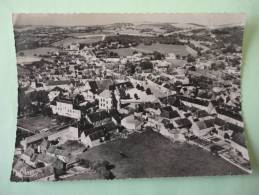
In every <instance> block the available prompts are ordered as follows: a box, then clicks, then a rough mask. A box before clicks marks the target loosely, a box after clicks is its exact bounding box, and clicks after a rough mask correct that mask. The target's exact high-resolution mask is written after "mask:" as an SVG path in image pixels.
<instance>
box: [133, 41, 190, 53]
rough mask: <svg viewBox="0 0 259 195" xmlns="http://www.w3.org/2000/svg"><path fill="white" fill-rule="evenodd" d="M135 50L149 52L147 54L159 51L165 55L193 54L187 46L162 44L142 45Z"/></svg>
mask: <svg viewBox="0 0 259 195" xmlns="http://www.w3.org/2000/svg"><path fill="white" fill-rule="evenodd" d="M133 49H135V50H139V51H143V52H147V53H151V52H153V51H158V52H160V53H163V54H167V53H174V54H176V55H177V54H179V55H182V56H186V55H188V54H191V50H190V48H189V47H188V46H186V45H169V44H160V43H155V44H152V45H144V44H140V45H138V46H137V47H135V48H133Z"/></svg>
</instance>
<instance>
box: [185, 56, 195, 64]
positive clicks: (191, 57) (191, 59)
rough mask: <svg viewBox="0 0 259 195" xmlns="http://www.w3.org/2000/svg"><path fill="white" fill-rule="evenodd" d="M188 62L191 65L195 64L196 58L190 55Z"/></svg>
mask: <svg viewBox="0 0 259 195" xmlns="http://www.w3.org/2000/svg"><path fill="white" fill-rule="evenodd" d="M187 62H189V63H190V62H195V58H194V57H193V56H192V55H190V54H189V55H188V56H187Z"/></svg>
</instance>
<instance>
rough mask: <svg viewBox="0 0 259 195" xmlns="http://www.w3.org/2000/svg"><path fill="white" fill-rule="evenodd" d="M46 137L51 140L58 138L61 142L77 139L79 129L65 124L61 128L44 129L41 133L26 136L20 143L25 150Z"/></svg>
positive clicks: (38, 143)
mask: <svg viewBox="0 0 259 195" xmlns="http://www.w3.org/2000/svg"><path fill="white" fill-rule="evenodd" d="M44 139H48V140H49V141H53V140H58V141H59V142H60V143H63V142H66V141H67V140H77V139H78V130H77V128H75V127H72V126H68V125H67V126H64V127H62V128H59V129H55V130H49V131H43V132H41V133H38V134H35V135H32V136H29V137H26V138H25V139H23V140H21V142H20V144H21V146H22V147H23V149H24V150H26V149H27V147H29V146H32V145H40V144H41V143H42V141H43V140H44Z"/></svg>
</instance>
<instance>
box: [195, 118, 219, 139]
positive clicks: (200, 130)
mask: <svg viewBox="0 0 259 195" xmlns="http://www.w3.org/2000/svg"><path fill="white" fill-rule="evenodd" d="M214 128H215V127H214V120H213V119H210V120H204V121H197V122H194V123H193V125H192V127H191V129H190V130H191V131H192V132H193V134H194V135H196V136H198V137H201V136H205V135H207V134H208V133H210V132H211V130H212V129H214Z"/></svg>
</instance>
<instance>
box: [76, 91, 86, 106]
mask: <svg viewBox="0 0 259 195" xmlns="http://www.w3.org/2000/svg"><path fill="white" fill-rule="evenodd" d="M84 101H85V98H84V96H83V95H80V94H77V95H76V97H75V99H74V105H75V106H79V104H80V103H82V102H84Z"/></svg>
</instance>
